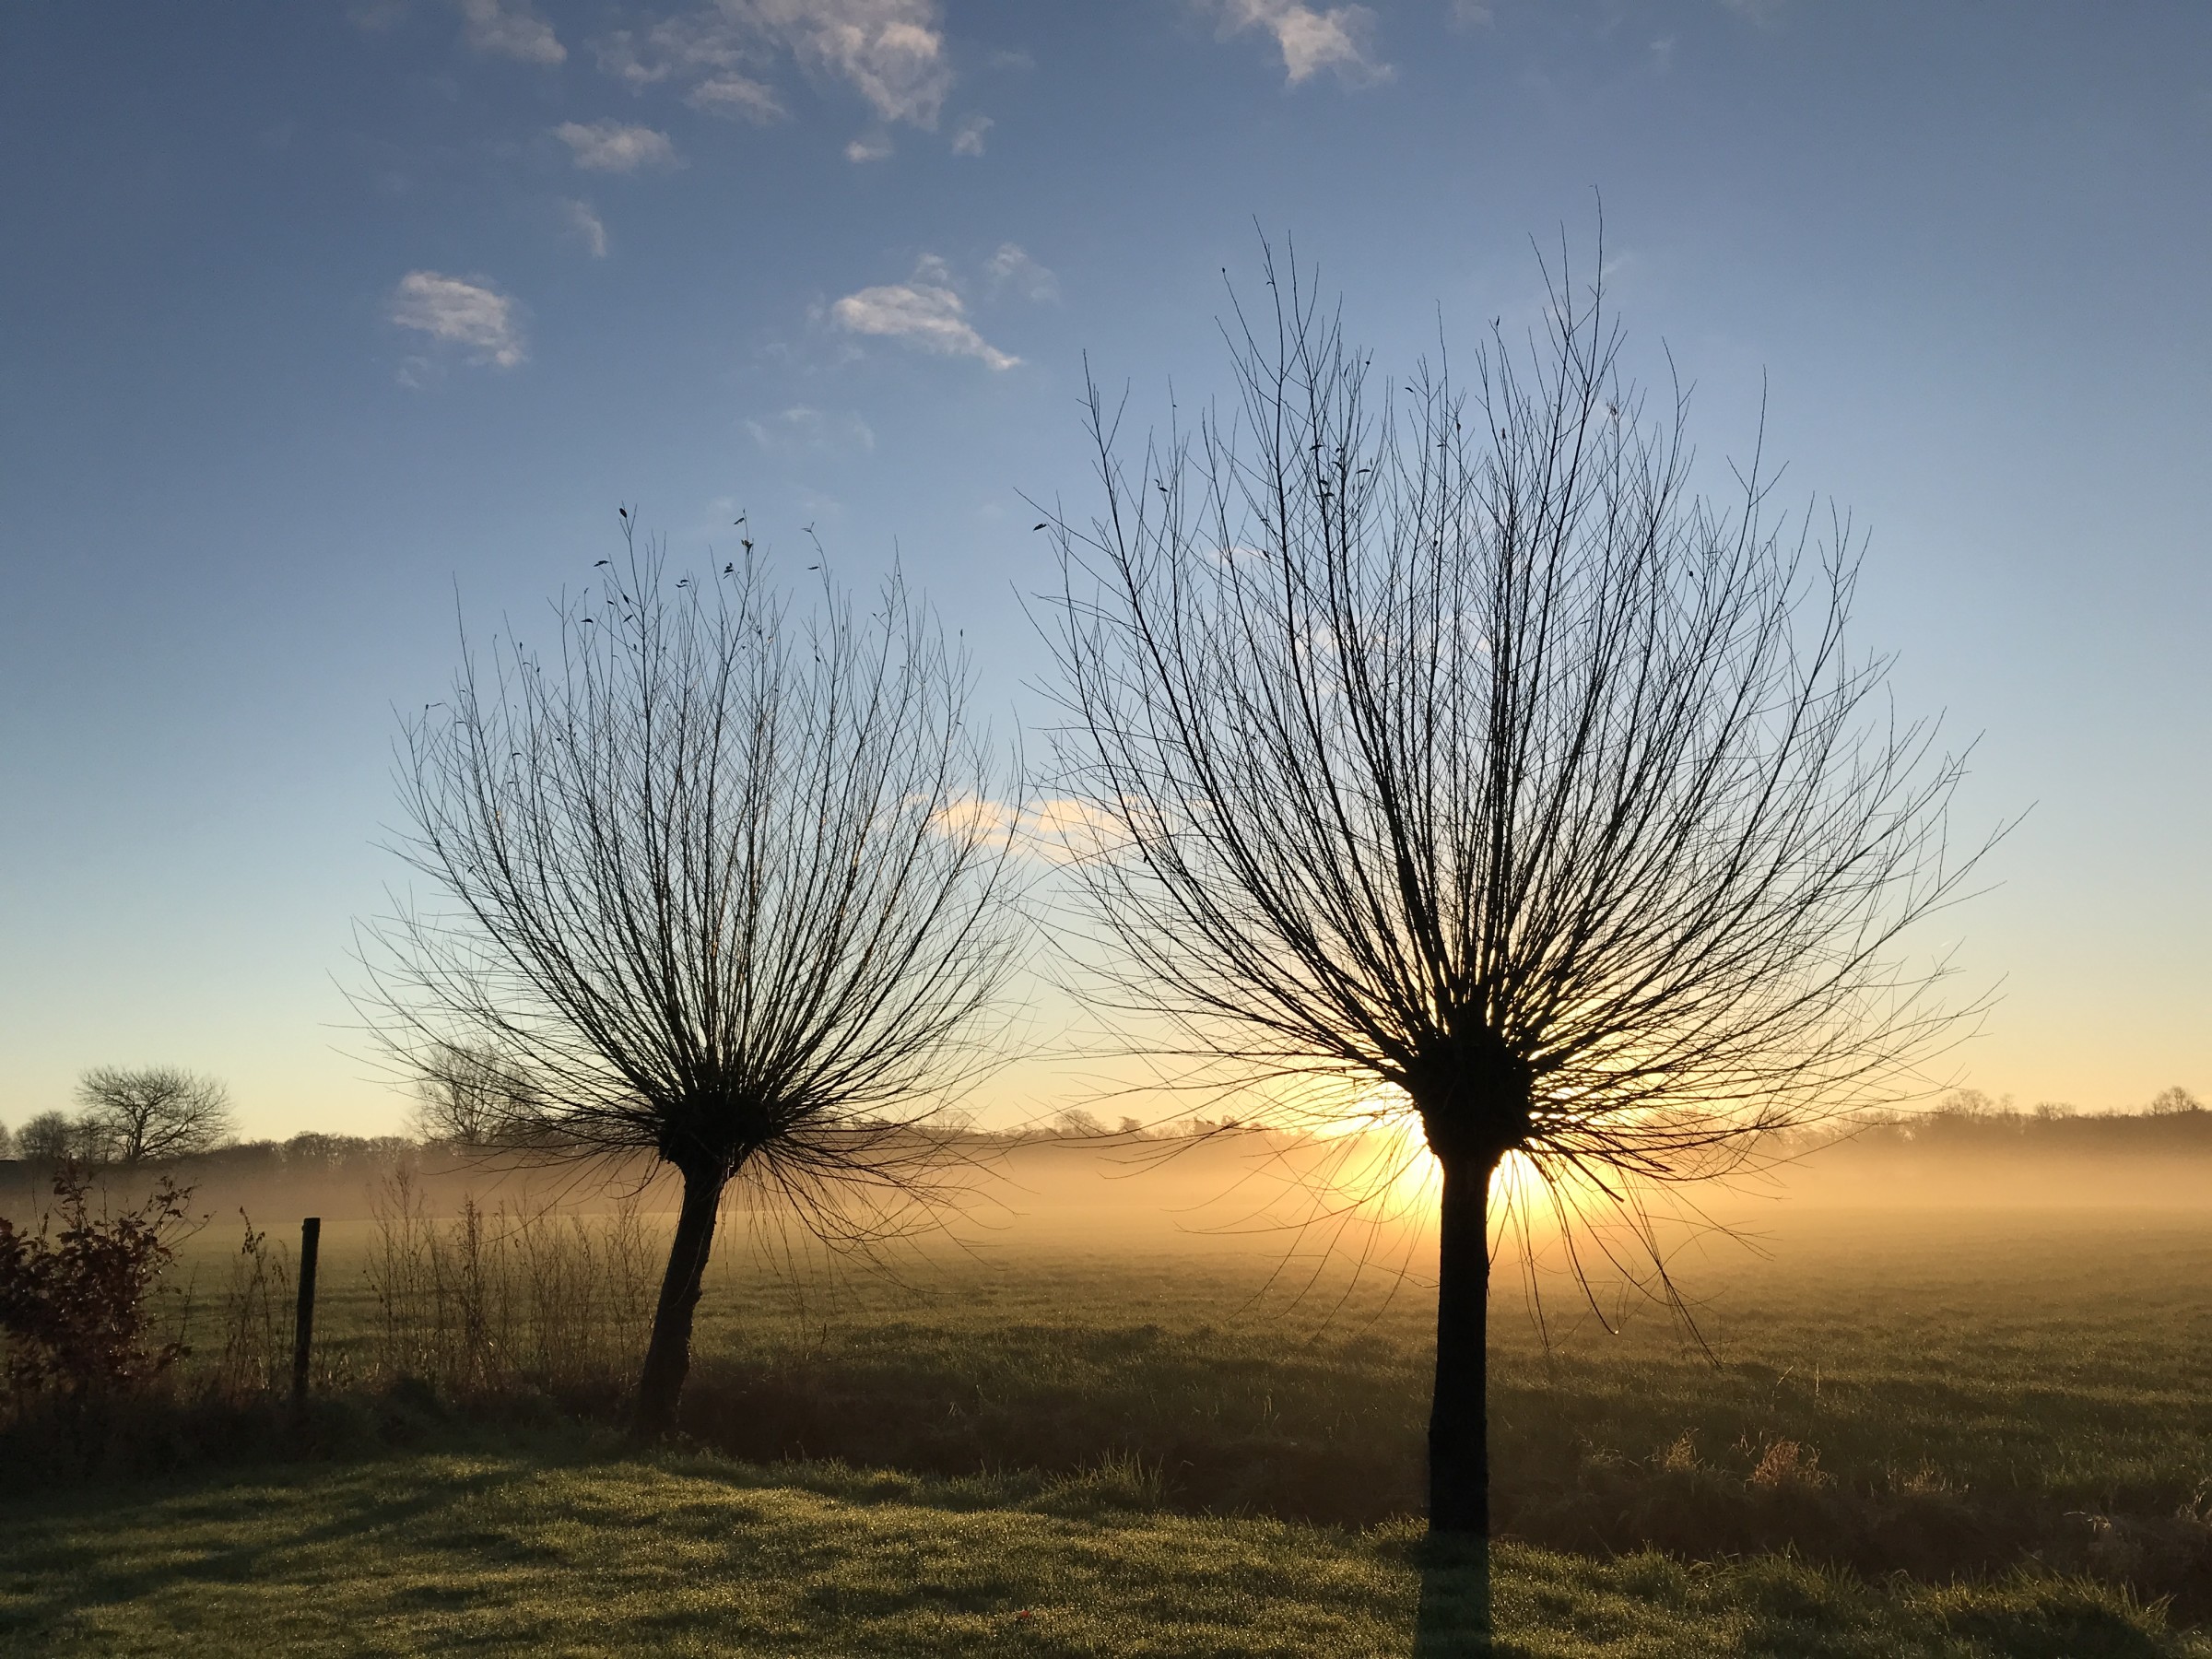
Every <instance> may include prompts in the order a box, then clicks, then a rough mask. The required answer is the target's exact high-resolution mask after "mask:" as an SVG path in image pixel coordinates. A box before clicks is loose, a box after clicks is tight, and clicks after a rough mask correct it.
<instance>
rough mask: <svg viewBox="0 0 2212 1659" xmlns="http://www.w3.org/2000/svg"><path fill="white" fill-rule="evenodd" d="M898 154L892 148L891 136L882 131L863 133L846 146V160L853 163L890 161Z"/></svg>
mask: <svg viewBox="0 0 2212 1659" xmlns="http://www.w3.org/2000/svg"><path fill="white" fill-rule="evenodd" d="M896 153H897V152H896V151H894V150H893V148H892V147H891V135H889V134H888V133H886V132H883V131H881V130H880V129H879V130H877V131H876V132H873V133H863V134H862V135H860V136H859V137H857V138H855V139H853V142H852V143H850V144H848V145H846V146H845V159H846V160H848V161H853V162H861V161H888V160H889V159H890V158H891V157H892V156H893V155H894V154H896Z"/></svg>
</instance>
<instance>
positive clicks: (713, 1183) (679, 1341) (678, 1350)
mask: <svg viewBox="0 0 2212 1659" xmlns="http://www.w3.org/2000/svg"><path fill="white" fill-rule="evenodd" d="M683 1175H684V1203H683V1207H682V1208H681V1209H680V1210H678V1211H677V1218H676V1238H675V1240H674V1241H672V1242H671V1243H670V1244H669V1247H668V1271H667V1272H666V1273H665V1274H664V1275H663V1276H662V1278H661V1300H660V1305H659V1306H658V1307H656V1308H655V1309H654V1310H653V1340H652V1341H651V1342H650V1343H648V1344H647V1345H646V1347H645V1370H644V1372H643V1374H642V1375H641V1376H640V1377H639V1379H638V1412H637V1418H636V1420H635V1422H634V1424H633V1432H634V1433H635V1434H636V1435H637V1437H638V1438H639V1439H640V1440H642V1441H657V1440H665V1439H666V1438H667V1437H668V1436H669V1435H671V1434H673V1433H675V1432H676V1406H677V1397H678V1396H679V1395H681V1394H682V1393H683V1389H684V1376H685V1374H686V1373H687V1372H688V1371H690V1369H691V1318H692V1315H693V1314H694V1313H695V1312H697V1311H698V1309H699V1291H700V1280H701V1279H702V1278H703V1277H705V1275H706V1271H707V1256H708V1253H709V1252H711V1251H712V1249H713V1247H714V1218H715V1216H716V1214H717V1213H718V1212H719V1210H720V1209H721V1206H722V1189H723V1187H724V1184H726V1183H727V1182H728V1180H729V1177H728V1176H727V1175H725V1174H723V1173H722V1172H720V1171H704V1170H685V1171H684V1172H683Z"/></svg>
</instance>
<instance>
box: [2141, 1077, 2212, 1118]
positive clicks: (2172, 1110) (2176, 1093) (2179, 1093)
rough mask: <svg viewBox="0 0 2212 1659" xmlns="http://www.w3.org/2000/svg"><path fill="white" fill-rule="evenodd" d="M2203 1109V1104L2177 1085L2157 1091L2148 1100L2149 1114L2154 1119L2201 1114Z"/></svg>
mask: <svg viewBox="0 0 2212 1659" xmlns="http://www.w3.org/2000/svg"><path fill="white" fill-rule="evenodd" d="M2204 1109H2205V1103H2204V1102H2203V1101H2202V1100H2198V1099H2197V1098H2196V1097H2195V1096H2194V1095H2193V1094H2191V1093H2190V1092H2189V1091H2188V1090H2187V1089H2185V1088H2183V1087H2182V1086H2181V1085H2180V1084H2178V1083H2177V1084H2175V1085H2174V1086H2173V1087H2172V1088H2161V1089H2159V1092H2158V1093H2157V1094H2155V1095H2153V1096H2152V1097H2151V1100H2150V1112H2151V1115H2152V1116H2154V1117H2172V1116H2174V1115H2176V1114H2178V1113H2180V1112H2202V1111H2203V1110H2204Z"/></svg>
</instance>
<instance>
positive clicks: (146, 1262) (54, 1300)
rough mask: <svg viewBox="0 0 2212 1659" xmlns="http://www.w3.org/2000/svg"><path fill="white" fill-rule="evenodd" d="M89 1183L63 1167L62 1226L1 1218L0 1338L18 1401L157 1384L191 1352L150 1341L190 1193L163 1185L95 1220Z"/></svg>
mask: <svg viewBox="0 0 2212 1659" xmlns="http://www.w3.org/2000/svg"><path fill="white" fill-rule="evenodd" d="M90 1184H91V1183H90V1181H89V1178H88V1176H87V1175H86V1173H85V1172H84V1171H83V1169H82V1168H81V1167H79V1166H77V1165H76V1164H74V1163H65V1164H64V1165H63V1166H62V1168H61V1169H60V1170H58V1171H55V1173H54V1177H53V1191H54V1196H55V1197H57V1198H58V1199H60V1201H61V1205H60V1210H61V1219H62V1222H63V1226H62V1230H61V1232H60V1233H59V1235H58V1236H56V1235H53V1233H52V1232H51V1229H52V1226H53V1215H52V1213H51V1212H50V1213H49V1214H48V1215H47V1216H45V1217H44V1218H41V1221H40V1224H39V1230H38V1231H37V1232H36V1233H29V1232H25V1231H23V1230H21V1229H19V1228H18V1227H17V1226H16V1224H15V1223H14V1222H12V1221H8V1220H6V1219H0V1331H5V1332H6V1335H7V1338H8V1343H7V1375H8V1382H9V1383H10V1384H11V1385H12V1386H13V1388H14V1389H15V1390H16V1391H17V1393H18V1395H22V1394H35V1393H39V1392H41V1391H43V1390H45V1389H48V1388H58V1389H60V1390H61V1391H62V1392H63V1393H64V1394H66V1395H69V1396H71V1397H81V1396H83V1395H86V1394H93V1393H111V1392H121V1391H124V1390H127V1389H131V1388H135V1387H137V1386H140V1385H142V1384H144V1383H146V1382H149V1381H151V1380H152V1379H153V1378H155V1377H157V1376H159V1375H160V1374H161V1372H163V1371H167V1370H168V1369H169V1367H170V1366H171V1365H172V1364H174V1363H175V1362H176V1361H177V1360H178V1359H180V1358H182V1356H183V1354H184V1352H185V1349H184V1347H183V1345H182V1343H176V1342H171V1343H166V1344H156V1343H154V1342H152V1341H150V1340H149V1330H148V1326H149V1324H150V1323H151V1322H150V1320H149V1318H148V1314H147V1293H148V1292H149V1291H150V1290H151V1289H152V1288H153V1285H154V1280H155V1279H156V1278H157V1277H159V1275H160V1272H161V1269H162V1268H163V1267H164V1266H166V1265H168V1262H169V1259H170V1247H169V1243H168V1239H169V1236H170V1234H171V1232H172V1231H173V1230H175V1228H176V1226H177V1224H178V1223H180V1222H182V1220H183V1219H184V1203H185V1200H186V1198H187V1197H189V1196H190V1190H189V1189H186V1188H180V1187H179V1186H177V1184H176V1183H175V1182H172V1181H170V1180H168V1179H167V1178H166V1177H164V1178H163V1179H162V1180H161V1181H160V1182H157V1183H156V1185H155V1187H154V1191H153V1194H152V1195H151V1196H150V1197H148V1198H147V1200H146V1201H145V1203H143V1204H141V1205H140V1206H138V1207H137V1208H136V1209H135V1210H131V1211H127V1212H126V1213H124V1214H123V1215H120V1216H115V1217H105V1216H102V1217H94V1216H93V1215H92V1214H91V1212H90V1209H89V1207H88V1204H87V1201H86V1200H87V1194H88V1190H89V1188H90Z"/></svg>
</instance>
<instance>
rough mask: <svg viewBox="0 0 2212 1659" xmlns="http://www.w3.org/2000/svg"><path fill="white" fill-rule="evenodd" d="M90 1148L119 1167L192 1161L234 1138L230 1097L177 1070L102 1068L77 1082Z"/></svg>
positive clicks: (215, 1086)
mask: <svg viewBox="0 0 2212 1659" xmlns="http://www.w3.org/2000/svg"><path fill="white" fill-rule="evenodd" d="M76 1098H77V1103H78V1104H79V1105H80V1106H82V1107H83V1108H84V1112H83V1115H82V1117H81V1119H80V1120H79V1122H80V1124H81V1125H82V1130H83V1135H84V1138H85V1142H86V1144H87V1146H88V1147H97V1148H99V1150H100V1155H101V1156H102V1157H103V1158H104V1159H112V1161H114V1162H116V1163H122V1164H138V1163H144V1162H147V1160H148V1159H169V1158H193V1157H196V1156H197V1155H199V1154H200V1153H203V1152H212V1151H213V1150H215V1148H216V1147H219V1146H221V1145H222V1144H223V1143H224V1142H226V1141H228V1140H229V1138H230V1134H231V1124H230V1093H229V1090H228V1089H227V1088H224V1087H223V1086H222V1084H221V1083H219V1082H218V1081H217V1080H216V1079H215V1078H213V1077H197V1076H194V1074H193V1073H191V1072H188V1071H186V1070H185V1069H184V1068H183V1067H182V1066H178V1065H141V1066H119V1065H100V1066H95V1067H94V1068H93V1069H92V1070H90V1071H88V1072H87V1073H85V1075H84V1076H83V1077H81V1078H79V1079H78V1080H77V1085H76Z"/></svg>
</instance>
